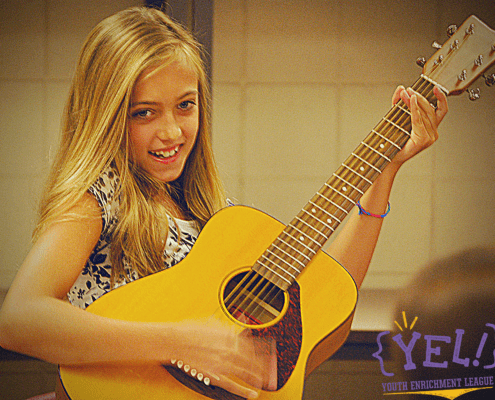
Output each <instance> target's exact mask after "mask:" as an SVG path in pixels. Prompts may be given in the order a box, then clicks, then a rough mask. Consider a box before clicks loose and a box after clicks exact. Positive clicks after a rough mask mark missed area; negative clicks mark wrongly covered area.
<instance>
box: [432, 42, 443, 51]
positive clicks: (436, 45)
mask: <svg viewBox="0 0 495 400" xmlns="http://www.w3.org/2000/svg"><path fill="white" fill-rule="evenodd" d="M431 47H433V48H434V49H441V48H442V45H441V44H440V43H438V42H437V41H436V40H435V41H434V42H433V43H432V44H431Z"/></svg>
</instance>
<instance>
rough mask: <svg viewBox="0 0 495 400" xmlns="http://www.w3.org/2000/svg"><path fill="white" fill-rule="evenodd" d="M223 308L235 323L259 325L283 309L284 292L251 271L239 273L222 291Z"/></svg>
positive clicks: (270, 320) (268, 321) (277, 314)
mask: <svg viewBox="0 0 495 400" xmlns="http://www.w3.org/2000/svg"><path fill="white" fill-rule="evenodd" d="M223 301H224V304H225V308H226V309H227V311H228V312H229V314H230V315H231V316H232V317H233V318H234V319H236V320H237V321H239V322H242V323H244V324H248V325H263V324H268V323H270V322H272V321H273V320H274V319H275V318H277V317H278V316H279V315H280V313H281V312H282V310H283V308H284V303H285V295H284V291H283V290H282V289H280V288H279V287H277V286H275V285H274V284H273V283H271V282H270V281H268V280H267V279H265V278H263V277H262V276H261V275H259V274H257V273H256V272H254V271H249V272H244V273H240V274H238V275H236V276H234V277H233V278H232V279H231V280H230V281H229V282H228V284H227V286H226V288H225V291H224V293H223Z"/></svg>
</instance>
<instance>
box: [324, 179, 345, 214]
mask: <svg viewBox="0 0 495 400" xmlns="http://www.w3.org/2000/svg"><path fill="white" fill-rule="evenodd" d="M325 185H326V184H325ZM337 193H338V192H337ZM316 194H317V195H319V196H321V197H322V198H323V199H325V200H326V201H328V202H329V203H330V204H332V205H334V206H335V207H337V208H338V209H340V210H341V211H343V212H344V213H345V214H347V210H346V209H345V208H342V207H341V206H339V205H338V204H337V203H334V202H333V201H332V200H330V199H328V198H327V197H325V196H324V195H323V194H321V193H320V192H316Z"/></svg>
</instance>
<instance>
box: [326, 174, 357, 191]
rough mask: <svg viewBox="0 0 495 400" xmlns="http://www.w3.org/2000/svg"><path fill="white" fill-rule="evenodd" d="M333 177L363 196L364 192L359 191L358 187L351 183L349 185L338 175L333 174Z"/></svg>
mask: <svg viewBox="0 0 495 400" xmlns="http://www.w3.org/2000/svg"><path fill="white" fill-rule="evenodd" d="M333 176H335V177H336V178H337V179H340V180H341V181H342V182H344V183H347V184H348V185H349V186H350V187H352V188H353V189H354V190H356V191H357V192H359V194H361V195H363V194H364V192H363V191H362V190H361V189H359V188H358V187H356V186H354V185H353V184H352V183H350V182H349V181H347V180H346V179H344V178H342V177H341V176H340V175H338V174H333Z"/></svg>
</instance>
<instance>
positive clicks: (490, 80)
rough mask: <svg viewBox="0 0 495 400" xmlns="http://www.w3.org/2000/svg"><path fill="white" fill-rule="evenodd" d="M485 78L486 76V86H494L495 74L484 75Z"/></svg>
mask: <svg viewBox="0 0 495 400" xmlns="http://www.w3.org/2000/svg"><path fill="white" fill-rule="evenodd" d="M483 78H485V83H486V86H493V85H494V84H495V74H491V75H488V76H485V75H483Z"/></svg>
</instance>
